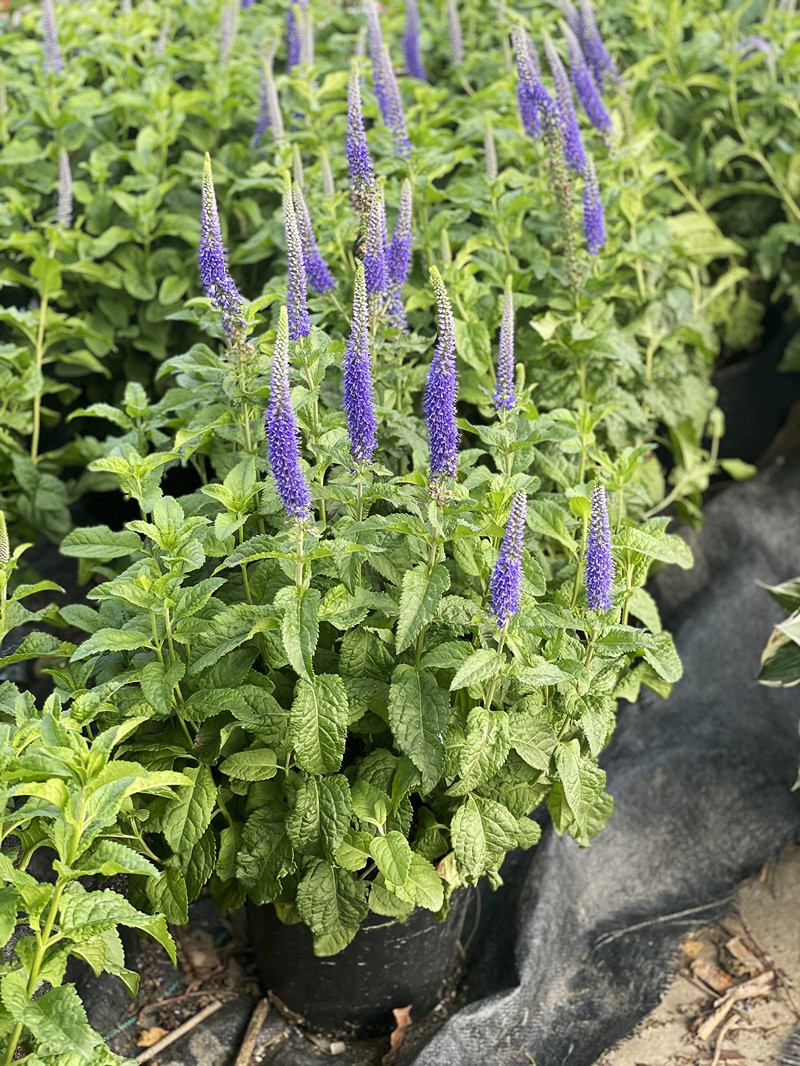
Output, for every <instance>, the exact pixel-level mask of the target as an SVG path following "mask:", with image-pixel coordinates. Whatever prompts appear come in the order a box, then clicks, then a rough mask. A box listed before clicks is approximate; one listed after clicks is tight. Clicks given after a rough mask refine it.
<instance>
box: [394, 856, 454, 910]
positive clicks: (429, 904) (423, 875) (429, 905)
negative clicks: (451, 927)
mask: <svg viewBox="0 0 800 1066" xmlns="http://www.w3.org/2000/svg"><path fill="white" fill-rule="evenodd" d="M387 881H388V878H387ZM394 891H395V893H396V894H397V895H398V896H399V897H400V899H403V900H406V901H407V902H409V903H413V904H414V906H415V907H424V908H425V909H426V910H429V911H439V910H441V909H442V906H443V905H444V885H443V884H442V879H441V877H439V875H438V874H437V872H436V871H435V870H434V868H433V866H432V865H431V863H430V862H428V860H427V859H426V858H424V856H422V855H417V854H415V853H412V855H411V865H410V867H409V870H408V874H407V876H406V880H405V881H404V883H403V884H402V885H398V886H396V887H395V888H394Z"/></svg>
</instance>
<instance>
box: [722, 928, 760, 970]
mask: <svg viewBox="0 0 800 1066" xmlns="http://www.w3.org/2000/svg"><path fill="white" fill-rule="evenodd" d="M725 947H726V948H727V950H728V951H729V952H730V953H731V955H733V957H734V958H735V959H738V961H739V962H740V963H741V964H742V966H744V968H745V969H746V970H747V971H748V972H749V973H751V974H757V973H760V972H761V971H762V970H763V969H764V964H763V962H762V961H761V959H759V958H758V956H757V955H754V954H753V952H752V951H751V950H750V948H749V947H748V946H747V944H745V942H744V941H743V940H742V938H741V937H740V936H734V937H731V939H730V940H728V941H727V942H726V944H725Z"/></svg>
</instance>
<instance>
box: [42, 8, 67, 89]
mask: <svg viewBox="0 0 800 1066" xmlns="http://www.w3.org/2000/svg"><path fill="white" fill-rule="evenodd" d="M42 28H43V30H44V69H45V70H46V71H47V72H48V73H53V74H60V73H61V71H62V70H63V69H64V61H63V59H62V58H61V46H60V45H59V43H58V26H57V24H56V10H55V7H54V6H53V0H42Z"/></svg>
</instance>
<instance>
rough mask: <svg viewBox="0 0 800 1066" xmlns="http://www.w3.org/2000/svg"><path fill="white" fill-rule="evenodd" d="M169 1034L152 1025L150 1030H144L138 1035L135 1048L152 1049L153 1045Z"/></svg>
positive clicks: (158, 1026) (165, 1030) (166, 1030)
mask: <svg viewBox="0 0 800 1066" xmlns="http://www.w3.org/2000/svg"><path fill="white" fill-rule="evenodd" d="M168 1032H169V1030H168V1029H162V1028H161V1026H160V1025H154V1026H153V1027H152V1028H151V1029H145V1030H144V1031H143V1032H141V1033H139V1036H138V1037H137V1038H136V1046H137V1047H152V1046H153V1044H157V1043H158V1042H159V1040H163V1039H164V1037H165V1036H166V1035H167V1033H168Z"/></svg>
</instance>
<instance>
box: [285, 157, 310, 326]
mask: <svg viewBox="0 0 800 1066" xmlns="http://www.w3.org/2000/svg"><path fill="white" fill-rule="evenodd" d="M283 222H284V230H285V233H286V258H287V260H288V262H289V290H288V294H287V298H286V304H287V307H288V314H289V338H290V339H291V340H293V341H299V340H301V339H302V338H303V337H307V336H308V335H309V333H310V332H311V323H310V322H309V321H308V305H307V304H306V267H305V261H304V259H303V244H302V241H301V240H300V230H299V228H298V225H297V215H296V214H295V210H294V200H293V198H292V179H291V178H290V177H289V175H288V174H287V175H286V178H285V180H284V186H283Z"/></svg>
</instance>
